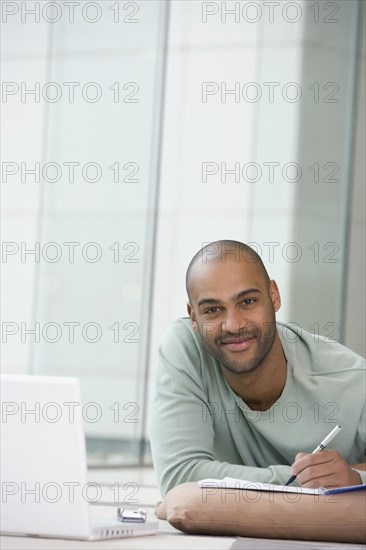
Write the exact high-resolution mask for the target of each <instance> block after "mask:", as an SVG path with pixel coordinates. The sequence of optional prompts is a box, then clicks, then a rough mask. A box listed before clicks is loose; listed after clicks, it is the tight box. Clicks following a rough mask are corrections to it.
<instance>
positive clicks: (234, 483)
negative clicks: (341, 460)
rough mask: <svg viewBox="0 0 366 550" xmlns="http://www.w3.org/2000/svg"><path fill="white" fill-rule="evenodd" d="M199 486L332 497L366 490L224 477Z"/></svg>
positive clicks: (359, 487) (357, 486) (352, 487)
mask: <svg viewBox="0 0 366 550" xmlns="http://www.w3.org/2000/svg"><path fill="white" fill-rule="evenodd" d="M198 485H199V486H200V487H202V488H209V487H211V488H216V489H238V490H246V491H268V492H275V493H297V494H299V495H300V494H303V495H332V494H335V493H345V492H348V491H358V490H360V489H366V485H351V486H349V487H339V488H334V489H324V488H323V487H319V488H316V489H308V488H306V487H299V486H294V485H276V484H274V483H260V482H259V481H247V480H245V479H235V478H233V477H224V479H211V478H208V479H202V480H201V481H198Z"/></svg>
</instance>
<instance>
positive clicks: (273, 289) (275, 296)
mask: <svg viewBox="0 0 366 550" xmlns="http://www.w3.org/2000/svg"><path fill="white" fill-rule="evenodd" d="M269 293H270V296H271V300H272V304H273V307H274V310H275V311H276V312H277V311H278V310H279V309H280V307H281V296H280V291H279V290H278V286H277V283H276V281H273V280H272V281H271V283H270V287H269Z"/></svg>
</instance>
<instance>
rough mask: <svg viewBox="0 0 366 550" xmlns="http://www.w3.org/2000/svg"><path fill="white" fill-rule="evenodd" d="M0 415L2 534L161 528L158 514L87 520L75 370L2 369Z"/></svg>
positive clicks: (90, 534)
mask: <svg viewBox="0 0 366 550" xmlns="http://www.w3.org/2000/svg"><path fill="white" fill-rule="evenodd" d="M0 423H1V426H0V427H1V431H0V439H1V451H0V453H1V478H0V480H1V515H0V519H1V522H0V526H1V532H2V533H3V534H7V535H20V534H21V535H37V536H41V537H54V538H66V539H80V540H99V539H108V538H120V537H135V536H142V535H153V534H156V533H157V532H158V522H157V521H143V520H142V522H141V523H136V522H134V521H130V522H129V521H127V522H126V521H118V520H117V514H116V519H115V520H114V519H108V517H106V518H102V517H100V518H95V519H94V518H93V519H92V520H91V518H90V507H91V505H90V502H91V499H94V501H95V489H96V487H95V485H96V484H95V483H93V484H88V481H87V466H86V449H85V436H84V426H83V417H82V404H81V398H80V386H79V381H78V380H77V379H76V378H69V377H53V376H15V375H2V376H1V418H0ZM91 485H92V486H93V487H91ZM88 493H89V495H88ZM92 493H93V494H92ZM117 505H118V504H117V503H116V512H117ZM109 509H110V508H109ZM132 516H133V514H132ZM139 519H141V518H139Z"/></svg>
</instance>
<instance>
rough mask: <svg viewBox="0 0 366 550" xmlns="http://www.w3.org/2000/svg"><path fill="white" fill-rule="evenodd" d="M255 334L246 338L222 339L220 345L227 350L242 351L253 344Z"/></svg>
mask: <svg viewBox="0 0 366 550" xmlns="http://www.w3.org/2000/svg"><path fill="white" fill-rule="evenodd" d="M255 339H256V337H255V336H249V337H247V338H240V339H239V338H232V339H230V340H224V341H223V342H222V343H221V345H223V346H225V348H226V349H228V350H229V351H244V350H246V349H248V348H250V346H251V345H252V344H253V342H254V340H255Z"/></svg>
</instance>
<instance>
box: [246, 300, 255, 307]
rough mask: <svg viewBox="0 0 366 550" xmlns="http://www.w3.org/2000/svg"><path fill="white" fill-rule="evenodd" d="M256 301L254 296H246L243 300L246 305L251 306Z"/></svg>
mask: <svg viewBox="0 0 366 550" xmlns="http://www.w3.org/2000/svg"><path fill="white" fill-rule="evenodd" d="M254 302H255V300H254V298H246V299H245V300H243V304H244V305H246V306H250V305H252V304H254Z"/></svg>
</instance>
